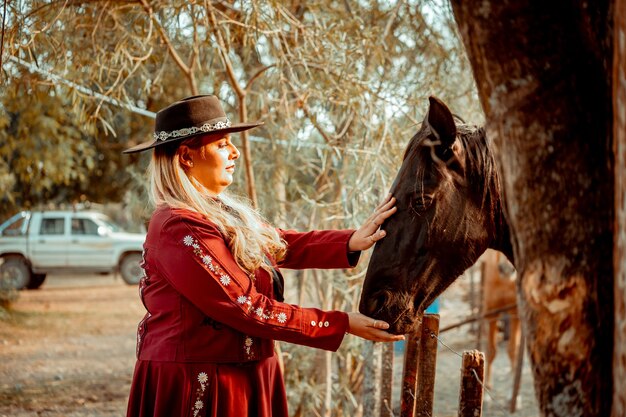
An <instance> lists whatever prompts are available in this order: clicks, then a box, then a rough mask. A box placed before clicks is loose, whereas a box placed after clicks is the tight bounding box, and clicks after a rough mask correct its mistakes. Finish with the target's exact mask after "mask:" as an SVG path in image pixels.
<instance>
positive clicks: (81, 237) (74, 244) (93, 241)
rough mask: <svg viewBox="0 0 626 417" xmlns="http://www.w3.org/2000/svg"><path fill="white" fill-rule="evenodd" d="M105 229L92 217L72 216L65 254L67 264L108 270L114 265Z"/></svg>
mask: <svg viewBox="0 0 626 417" xmlns="http://www.w3.org/2000/svg"><path fill="white" fill-rule="evenodd" d="M104 229H106V228H104V227H102V226H101V225H99V224H98V223H96V222H95V221H94V220H93V219H90V218H87V217H80V216H76V215H75V216H72V227H71V228H70V234H71V236H72V240H71V242H70V246H69V251H68V255H67V261H68V264H69V265H70V266H72V267H76V266H82V267H89V268H96V269H97V268H102V269H103V270H110V269H111V268H112V267H113V266H115V261H113V242H112V240H111V239H110V238H109V237H108V234H106V233H104V232H103V230H104Z"/></svg>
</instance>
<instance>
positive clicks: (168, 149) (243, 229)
mask: <svg viewBox="0 0 626 417" xmlns="http://www.w3.org/2000/svg"><path fill="white" fill-rule="evenodd" d="M201 143H202V137H201V136H200V137H198V138H193V139H188V140H185V141H184V142H182V143H178V144H173V145H162V146H157V147H155V148H154V154H153V156H152V161H151V162H150V166H149V167H148V173H149V178H150V194H151V197H152V200H153V202H154V204H155V205H156V206H157V207H158V206H160V205H164V204H165V205H167V206H169V207H172V208H182V209H187V210H190V211H194V212H197V213H199V214H201V215H203V216H204V217H205V218H206V219H207V220H209V221H210V222H211V223H213V224H214V225H215V226H216V227H217V228H218V230H219V231H220V232H221V233H222V235H223V236H224V238H225V241H226V243H227V245H228V248H229V249H230V251H231V253H232V254H233V256H234V258H235V260H236V261H237V264H238V265H239V267H240V268H241V269H243V270H244V271H246V272H247V273H248V274H254V271H256V270H257V269H259V268H263V269H265V270H267V271H268V272H271V268H272V266H271V264H270V261H269V259H268V256H269V257H271V258H273V259H274V260H275V261H281V260H282V259H284V257H285V253H286V244H285V242H284V241H283V240H282V239H281V237H280V235H279V234H278V232H277V231H276V229H274V228H273V227H269V226H268V225H267V222H265V221H264V219H263V218H262V217H261V215H260V214H259V213H258V212H256V211H255V210H254V209H252V207H250V206H249V204H248V203H246V202H245V201H243V200H241V199H238V198H236V197H234V196H230V195H228V194H226V193H225V192H223V193H221V194H220V195H219V196H213V195H210V194H209V193H208V191H207V190H206V188H204V187H203V186H202V184H200V183H199V182H198V181H197V180H196V179H195V178H193V177H191V176H189V175H187V173H186V172H185V170H184V169H183V167H182V166H181V164H180V156H179V152H178V150H179V149H180V146H179V145H180V144H185V145H187V146H189V147H191V148H196V147H199V146H200V145H201ZM201 156H202V157H204V154H203V153H201Z"/></svg>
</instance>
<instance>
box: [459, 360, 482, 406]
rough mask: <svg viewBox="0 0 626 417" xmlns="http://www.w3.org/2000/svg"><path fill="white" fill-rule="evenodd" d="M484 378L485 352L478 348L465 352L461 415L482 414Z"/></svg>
mask: <svg viewBox="0 0 626 417" xmlns="http://www.w3.org/2000/svg"><path fill="white" fill-rule="evenodd" d="M477 377H478V378H477ZM484 380H485V355H484V353H482V352H479V351H477V350H470V351H465V352H463V365H462V367H461V392H460V394H459V417H480V416H482V413H483V381H484Z"/></svg>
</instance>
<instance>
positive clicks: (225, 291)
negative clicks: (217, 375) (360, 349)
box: [137, 206, 354, 363]
mask: <svg viewBox="0 0 626 417" xmlns="http://www.w3.org/2000/svg"><path fill="white" fill-rule="evenodd" d="M353 232H354V231H353V230H342V231H337V230H334V231H333V230H330V231H313V232H307V233H298V232H295V231H287V230H280V233H281V236H282V237H283V239H284V240H285V241H286V242H287V255H286V258H285V259H284V260H283V261H282V262H281V263H280V264H279V266H283V267H285V268H294V269H298V268H349V267H351V266H354V265H351V262H350V260H349V259H348V249H347V247H348V240H349V239H350V236H351V235H352V233H353ZM142 266H143V268H144V271H145V276H144V278H143V279H142V280H141V283H140V287H139V291H140V295H141V299H142V301H143V303H144V306H145V307H146V310H147V313H146V315H145V317H144V319H143V320H142V321H141V322H140V323H139V328H138V332H137V357H138V359H141V360H155V361H177V362H215V363H229V362H246V361H253V360H258V359H263V358H267V357H270V356H272V355H273V354H274V343H273V339H277V340H284V341H287V342H291V343H297V344H301V345H306V346H312V347H316V348H321V349H327V350H333V351H334V350H337V348H338V347H339V345H340V344H341V341H342V339H343V337H344V335H345V332H346V331H347V330H348V315H347V314H346V313H344V312H340V311H322V310H318V309H315V308H302V307H298V306H296V305H290V304H286V303H281V302H278V301H276V300H275V299H274V297H273V288H272V277H271V276H270V274H269V273H267V272H266V271H265V270H262V269H260V270H258V271H256V274H255V277H254V278H251V277H249V276H248V275H247V274H246V273H245V272H244V271H243V270H242V269H240V268H239V267H238V266H237V264H236V262H235V259H234V258H233V256H232V254H231V252H230V250H229V249H228V246H227V245H226V242H225V241H224V237H223V236H222V234H221V233H220V232H219V231H218V229H217V228H216V227H215V225H213V224H212V223H210V222H209V221H207V220H205V219H204V218H203V217H202V216H201V215H199V214H197V213H194V212H191V211H188V210H183V209H171V208H169V207H166V206H163V207H159V208H158V209H157V210H156V211H155V213H154V214H153V216H152V219H151V220H150V226H149V229H148V235H147V237H146V242H145V244H144V262H143V264H142Z"/></svg>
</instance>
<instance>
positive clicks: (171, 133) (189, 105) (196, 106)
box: [122, 95, 263, 153]
mask: <svg viewBox="0 0 626 417" xmlns="http://www.w3.org/2000/svg"><path fill="white" fill-rule="evenodd" d="M262 124H263V123H262V122H254V123H235V124H233V123H231V122H230V120H229V119H228V117H226V113H224V109H222V104H221V103H220V101H219V99H218V98H217V97H215V96H210V95H203V96H193V97H187V98H184V99H182V100H180V101H177V102H175V103H173V104H170V105H169V106H167V107H166V108H164V109H161V110H159V112H158V113H157V114H156V120H155V122H154V139H153V140H151V141H148V142H144V143H141V144H139V145H136V146H133V147H132V148H128V149H126V150H124V151H122V153H134V152H141V151H145V150H147V149H152V148H154V147H155V146H159V145H165V144H166V143H172V142H177V141H180V140H182V139H189V138H192V137H194V136H198V135H205V134H208V133H222V134H226V133H231V132H241V131H243V130H248V129H252V128H253V127H257V126H260V125H262Z"/></svg>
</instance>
